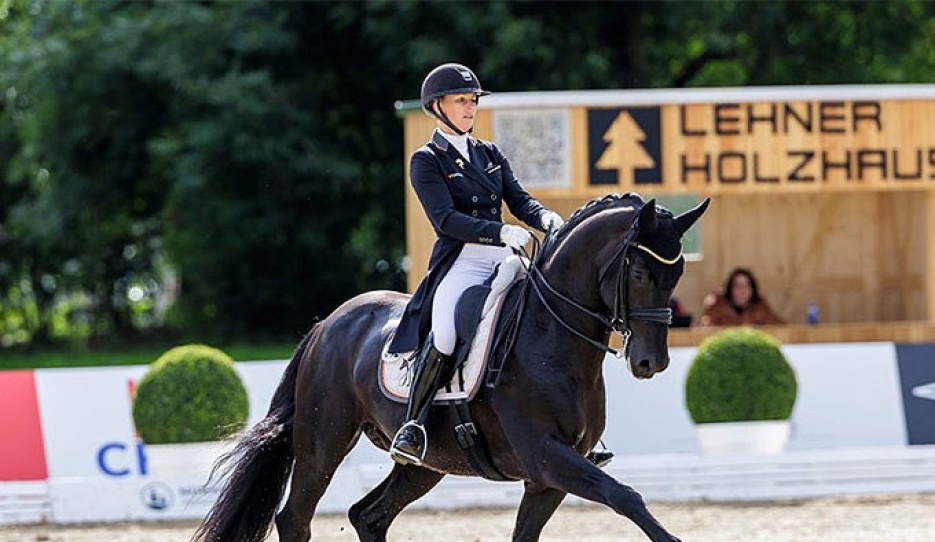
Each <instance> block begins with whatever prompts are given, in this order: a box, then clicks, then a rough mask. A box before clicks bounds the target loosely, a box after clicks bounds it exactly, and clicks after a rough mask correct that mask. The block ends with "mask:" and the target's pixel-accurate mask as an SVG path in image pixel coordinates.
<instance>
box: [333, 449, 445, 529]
mask: <svg viewBox="0 0 935 542" xmlns="http://www.w3.org/2000/svg"><path fill="white" fill-rule="evenodd" d="M444 477H445V475H444V474H441V473H438V472H435V471H432V470H428V469H424V468H422V467H416V466H413V465H400V464H396V465H394V466H393V470H392V471H390V474H389V476H387V477H386V479H384V480H383V481H382V482H380V485H378V486H377V487H375V488H373V489H372V490H371V491H370V493H367V495H365V496H364V498H363V499H361V500H360V501H358V502H357V503H356V504H354V506H352V507H351V508H350V510H348V512H347V515H348V518H349V519H350V520H351V525H353V526H354V529H355V530H356V531H357V536H358V537H359V538H360V540H361V542H386V532H387V531H388V530H389V528H390V524H392V523H393V520H394V519H396V516H397V515H399V513H400V512H401V511H402V510H403V508H405V507H406V506H407V505H409V504H410V503H411V502H413V501H415V500H416V499H418V498H419V497H421V496H423V495H425V494H426V493H428V492H429V490H430V489H432V488H433V487H435V486H436V485H438V483H439V482H441V480H442V478H444Z"/></svg>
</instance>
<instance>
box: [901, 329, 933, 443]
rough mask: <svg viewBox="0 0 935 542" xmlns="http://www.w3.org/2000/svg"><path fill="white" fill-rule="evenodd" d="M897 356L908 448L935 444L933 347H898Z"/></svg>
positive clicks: (928, 345)
mask: <svg viewBox="0 0 935 542" xmlns="http://www.w3.org/2000/svg"><path fill="white" fill-rule="evenodd" d="M896 353H897V357H898V359H899V379H900V383H901V391H902V400H903V408H904V410H905V412H906V420H905V421H906V432H907V433H908V441H909V444H935V344H900V345H897V346H896Z"/></svg>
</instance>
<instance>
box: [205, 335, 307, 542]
mask: <svg viewBox="0 0 935 542" xmlns="http://www.w3.org/2000/svg"><path fill="white" fill-rule="evenodd" d="M316 327H317V326H316ZM314 332H315V328H314V327H313V328H312V330H311V331H309V332H308V334H306V335H305V338H303V339H302V342H300V343H299V346H298V347H296V350H295V353H294V354H293V355H292V360H291V361H290V362H289V365H288V366H287V367H286V371H285V373H284V374H283V376H282V380H281V381H280V382H279V386H278V387H277V388H276V392H275V393H274V394H273V400H272V402H271V403H270V407H269V412H268V413H267V414H266V417H265V418H263V419H262V420H261V421H259V422H257V424H256V425H254V426H253V427H251V428H249V429H247V430H245V431H244V432H243V433H242V434H241V435H240V437H238V439H237V443H236V445H235V447H234V449H233V450H231V451H230V452H228V453H226V454H224V455H223V456H222V457H221V458H220V459H219V460H218V462H217V464H216V465H215V467H214V471H213V472H212V475H211V478H212V479H213V478H215V476H216V475H220V476H224V477H226V478H227V480H226V482H225V483H224V486H223V488H222V489H221V493H220V496H219V497H218V500H217V501H216V502H215V504H214V506H213V507H212V508H211V511H210V512H208V515H207V516H206V517H205V519H204V521H203V522H202V523H201V526H199V527H198V530H197V531H195V534H194V536H193V537H192V542H226V541H231V542H233V541H237V542H259V541H261V540H263V539H265V538H266V537H267V536H268V535H269V532H270V529H271V528H272V522H273V516H274V514H275V513H276V508H277V507H278V506H279V503H280V501H281V500H282V496H283V493H284V492H285V490H286V484H287V483H288V481H289V474H290V472H291V471H292V462H293V459H295V454H294V452H293V450H292V425H293V422H294V419H295V386H296V374H297V373H298V369H299V365H300V364H301V363H302V359H303V358H304V357H305V352H306V350H307V349H308V345H309V343H311V342H312V338H313V336H315V335H317V334H316V333H314Z"/></svg>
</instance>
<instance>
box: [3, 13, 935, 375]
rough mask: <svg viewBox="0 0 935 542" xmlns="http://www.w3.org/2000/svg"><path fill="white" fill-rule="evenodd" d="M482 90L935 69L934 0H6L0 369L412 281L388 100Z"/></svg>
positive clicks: (99, 359) (226, 328)
mask: <svg viewBox="0 0 935 542" xmlns="http://www.w3.org/2000/svg"><path fill="white" fill-rule="evenodd" d="M451 61H454V62H461V63H464V64H467V65H468V66H470V67H472V68H473V69H474V70H475V71H476V72H477V74H478V76H479V77H480V79H481V81H482V82H483V85H484V87H485V88H489V89H491V90H494V91H535V90H579V89H624V88H671V87H705V86H708V87H710V86H749V85H810V84H863V83H926V82H931V81H933V80H935V4H933V3H929V2H922V1H918V0H916V1H890V2H883V1H880V2H842V3H832V2H765V1H761V2H562V3H540V2H516V3H512V2H469V3H462V2H388V1H370V2H266V1H262V2H261V1H240V2H207V1H203V2H183V1H127V2H113V1H87V0H85V1H82V0H69V1H66V0H0V167H2V170H0V369H6V368H16V367H44V366H59V365H66V364H67V365H75V364H79V365H80V364H114V363H147V362H149V361H152V360H153V359H155V357H157V356H158V355H159V354H160V353H161V352H162V351H163V350H165V349H166V348H168V347H170V346H173V345H175V344H178V343H179V342H183V341H198V342H210V343H212V344H215V345H216V346H219V347H221V348H222V349H225V350H226V351H227V352H228V353H230V354H231V355H232V356H233V357H234V358H235V359H275V358H283V357H288V356H289V354H290V353H291V352H292V348H293V347H294V345H295V343H296V342H297V341H298V339H299V338H300V337H301V336H302V334H303V333H304V332H305V331H306V330H307V329H308V328H309V327H310V326H311V325H312V323H313V322H314V320H315V319H316V318H324V317H325V316H327V314H328V313H329V312H330V311H331V310H333V309H334V308H335V307H336V306H337V305H339V304H340V303H342V302H343V301H345V300H346V299H348V298H350V297H352V296H353V295H355V294H357V293H360V292H362V291H366V290H371V289H378V288H389V289H396V290H405V284H406V283H405V273H406V267H407V265H406V260H405V243H404V219H405V217H404V216H403V187H404V182H405V179H404V175H403V168H404V160H405V159H406V157H404V156H403V141H402V136H403V133H402V123H401V121H400V119H399V118H398V117H397V115H396V112H395V109H394V102H395V101H397V100H410V99H415V98H418V94H419V88H420V85H421V82H422V78H423V77H424V76H425V74H426V73H427V72H428V71H429V70H430V69H431V68H433V67H434V66H436V65H438V64H440V63H442V62H451Z"/></svg>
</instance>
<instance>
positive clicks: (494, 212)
mask: <svg viewBox="0 0 935 542" xmlns="http://www.w3.org/2000/svg"><path fill="white" fill-rule="evenodd" d="M490 214H492V215H495V214H497V208H496V207H491V208H490Z"/></svg>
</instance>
